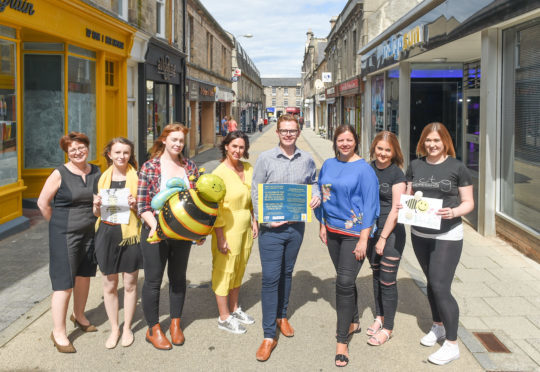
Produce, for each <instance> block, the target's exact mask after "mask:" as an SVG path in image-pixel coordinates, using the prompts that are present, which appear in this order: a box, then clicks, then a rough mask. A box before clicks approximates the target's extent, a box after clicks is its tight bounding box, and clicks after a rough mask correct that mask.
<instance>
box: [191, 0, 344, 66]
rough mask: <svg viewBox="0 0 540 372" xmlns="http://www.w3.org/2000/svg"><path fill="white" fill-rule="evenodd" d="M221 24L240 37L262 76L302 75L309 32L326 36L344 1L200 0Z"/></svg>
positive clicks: (317, 35) (318, 35)
mask: <svg viewBox="0 0 540 372" xmlns="http://www.w3.org/2000/svg"><path fill="white" fill-rule="evenodd" d="M201 2H202V3H203V5H204V6H205V7H206V9H207V10H208V11H209V12H210V14H212V16H213V17H214V18H215V19H216V20H217V21H218V22H219V24H220V25H221V27H223V28H224V29H225V30H227V31H229V32H230V33H232V34H233V35H236V36H239V35H245V34H253V38H251V39H247V38H243V37H239V38H238V40H239V42H240V44H241V45H242V47H243V48H244V49H245V50H246V51H247V53H248V55H249V56H250V58H251V59H252V60H253V62H254V63H255V65H256V66H257V68H258V69H259V71H260V72H261V76H263V77H300V72H301V69H302V60H303V57H304V47H305V43H306V32H307V31H308V29H312V31H313V33H314V34H315V37H326V36H327V35H328V33H329V31H330V23H329V21H330V18H331V17H332V16H334V15H339V13H340V12H341V10H342V9H343V7H344V6H345V4H346V3H347V2H346V1H345V0H309V1H306V0H296V1H295V0H272V1H266V0H234V1H226V0H225V1H224V0H201Z"/></svg>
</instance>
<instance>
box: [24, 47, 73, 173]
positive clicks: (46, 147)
mask: <svg viewBox="0 0 540 372" xmlns="http://www.w3.org/2000/svg"><path fill="white" fill-rule="evenodd" d="M23 84H24V85H23V90H24V91H23V101H24V105H23V119H24V131H23V133H24V167H25V168H27V169H36V168H55V167H57V166H58V165H59V164H63V163H64V152H63V151H62V149H61V148H60V146H58V140H59V139H60V137H62V136H63V135H64V134H65V129H64V116H65V111H64V110H65V106H64V101H65V100H64V55H63V54H62V55H53V54H25V55H24V79H23Z"/></svg>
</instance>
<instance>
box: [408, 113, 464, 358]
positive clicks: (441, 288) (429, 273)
mask: <svg viewBox="0 0 540 372" xmlns="http://www.w3.org/2000/svg"><path fill="white" fill-rule="evenodd" d="M416 154H417V156H418V157H419V158H418V159H416V160H413V161H412V162H411V164H410V165H409V167H408V169H407V172H406V178H407V194H409V195H413V194H415V193H417V192H421V193H422V196H424V197H429V198H436V199H442V201H443V204H442V208H441V209H439V210H438V211H437V212H436V213H437V214H438V215H439V216H441V219H442V220H441V227H440V229H439V230H435V229H429V228H425V227H418V226H412V227H411V241H412V246H413V249H414V253H415V255H416V258H417V259H418V262H419V263H420V267H421V268H422V271H423V272H424V274H425V275H426V279H427V295H428V300H429V305H430V307H431V314H432V317H433V326H432V327H431V330H430V331H429V332H428V333H427V334H426V335H425V336H424V337H422V339H421V340H420V343H421V344H422V345H424V346H434V345H435V344H436V343H437V342H440V341H443V340H445V341H444V343H443V345H442V347H441V348H440V349H439V350H437V351H436V352H435V353H433V354H431V355H430V356H429V357H428V360H429V361H430V362H432V363H434V364H446V363H449V362H451V361H453V360H455V359H458V358H459V347H458V344H457V329H458V322H459V307H458V304H457V302H456V300H455V298H454V297H453V296H452V293H451V286H452V279H453V278H454V273H455V271H456V267H457V265H458V263H459V258H460V256H461V250H462V248H463V223H462V221H461V216H464V215H466V214H468V213H470V212H471V211H472V210H473V209H474V199H473V185H472V179H471V176H470V174H469V172H468V170H467V167H466V166H465V165H464V164H463V163H462V162H460V161H459V160H457V159H456V158H455V156H456V153H455V150H454V145H453V143H452V138H451V137H450V133H448V130H447V129H446V127H445V126H444V125H443V124H442V123H430V124H428V125H426V126H425V127H424V129H423V130H422V134H421V135H420V140H419V141H418V145H417V146H416ZM419 196H420V195H419Z"/></svg>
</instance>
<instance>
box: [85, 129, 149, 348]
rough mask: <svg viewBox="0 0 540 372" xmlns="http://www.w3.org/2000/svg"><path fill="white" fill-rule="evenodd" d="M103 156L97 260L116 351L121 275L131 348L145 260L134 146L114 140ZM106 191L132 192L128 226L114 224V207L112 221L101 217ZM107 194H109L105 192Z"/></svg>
mask: <svg viewBox="0 0 540 372" xmlns="http://www.w3.org/2000/svg"><path fill="white" fill-rule="evenodd" d="M103 155H104V156H105V159H107V163H108V164H109V168H108V169H107V170H106V171H105V172H104V173H103V174H102V175H101V177H100V179H99V182H98V190H97V191H96V194H97V196H96V198H95V200H94V214H95V215H96V216H98V217H100V218H99V219H98V221H97V223H96V229H97V231H96V258H97V262H98V265H99V269H100V270H101V272H102V274H103V302H104V303H105V310H106V311H107V316H108V317H109V322H110V323H111V334H110V336H109V337H108V338H107V341H106V342H105V347H106V348H107V349H113V348H115V347H116V344H117V343H118V340H119V339H120V327H119V325H118V274H119V273H122V274H123V278H124V327H123V332H122V346H130V345H131V344H132V343H133V332H132V331H131V321H132V320H133V314H134V313H135V306H136V304H137V277H138V274H139V269H142V262H143V261H142V254H141V249H140V246H139V242H140V222H139V219H138V218H137V201H136V197H137V182H138V177H137V162H136V160H135V154H134V146H133V143H132V142H131V141H129V140H128V139H126V138H123V137H117V138H113V139H112V140H111V141H110V142H109V143H108V144H107V146H105V150H104V152H103ZM107 189H127V190H125V193H129V194H128V198H127V202H128V205H129V208H130V210H129V222H128V223H127V224H126V223H115V218H114V214H115V213H114V209H112V208H109V212H111V213H107V214H108V215H110V216H113V218H107V220H106V221H105V220H103V219H102V218H101V217H105V216H101V207H102V203H103V202H104V200H102V196H101V195H102V190H107ZM111 191H112V190H111ZM115 191H120V190H115ZM104 193H107V192H106V191H104ZM108 195H114V193H112V192H108ZM124 195H125V194H124ZM108 199H109V200H110V199H111V198H110V197H109V198H108ZM119 199H120V198H119ZM103 204H104V203H103ZM108 204H109V205H110V204H111V203H108ZM116 222H118V221H116Z"/></svg>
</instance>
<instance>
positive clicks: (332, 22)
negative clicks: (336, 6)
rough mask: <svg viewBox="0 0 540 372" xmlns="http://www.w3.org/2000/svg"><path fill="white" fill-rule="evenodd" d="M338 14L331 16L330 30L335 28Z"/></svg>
mask: <svg viewBox="0 0 540 372" xmlns="http://www.w3.org/2000/svg"><path fill="white" fill-rule="evenodd" d="M337 18H338V17H337V16H333V17H332V18H330V31H332V30H333V29H334V26H335V25H336V22H337Z"/></svg>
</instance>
